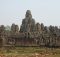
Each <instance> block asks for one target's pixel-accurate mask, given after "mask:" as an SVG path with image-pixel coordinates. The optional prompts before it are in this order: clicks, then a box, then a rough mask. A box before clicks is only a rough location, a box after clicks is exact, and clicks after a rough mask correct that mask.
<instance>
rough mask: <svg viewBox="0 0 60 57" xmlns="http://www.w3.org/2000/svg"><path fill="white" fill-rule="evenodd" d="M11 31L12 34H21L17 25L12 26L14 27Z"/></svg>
mask: <svg viewBox="0 0 60 57" xmlns="http://www.w3.org/2000/svg"><path fill="white" fill-rule="evenodd" d="M11 31H12V32H14V33H15V32H19V27H18V25H15V24H12V26H11Z"/></svg>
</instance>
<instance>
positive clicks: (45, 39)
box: [0, 10, 60, 47]
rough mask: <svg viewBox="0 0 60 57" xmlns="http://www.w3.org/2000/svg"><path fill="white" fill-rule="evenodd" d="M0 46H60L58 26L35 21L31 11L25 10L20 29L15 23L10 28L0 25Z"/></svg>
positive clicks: (59, 29)
mask: <svg viewBox="0 0 60 57" xmlns="http://www.w3.org/2000/svg"><path fill="white" fill-rule="evenodd" d="M0 46H1V47H2V46H45V47H46V46H47V47H60V28H58V27H57V26H52V25H50V26H49V27H47V26H44V24H43V23H41V24H40V23H36V22H35V19H33V18H32V14H31V11H30V10H27V11H26V14H25V18H24V19H23V20H22V24H21V26H20V29H19V27H18V25H16V24H12V25H11V30H6V29H5V26H4V25H1V26H0Z"/></svg>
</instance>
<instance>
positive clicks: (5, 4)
mask: <svg viewBox="0 0 60 57" xmlns="http://www.w3.org/2000/svg"><path fill="white" fill-rule="evenodd" d="M26 10H31V13H32V16H33V18H34V19H35V20H36V22H39V23H44V25H46V26H49V25H54V26H55V25H56V26H60V0H0V25H2V24H3V25H5V26H6V25H11V24H12V23H15V24H18V25H19V26H20V25H21V23H22V19H23V18H25V13H26Z"/></svg>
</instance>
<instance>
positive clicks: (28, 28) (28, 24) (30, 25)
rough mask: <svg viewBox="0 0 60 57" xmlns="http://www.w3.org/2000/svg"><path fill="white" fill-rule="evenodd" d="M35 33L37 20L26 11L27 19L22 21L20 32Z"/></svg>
mask: <svg viewBox="0 0 60 57" xmlns="http://www.w3.org/2000/svg"><path fill="white" fill-rule="evenodd" d="M33 31H35V20H34V19H33V18H32V14H31V11H30V10H27V11H26V15H25V18H24V19H23V21H22V25H21V28H20V32H33Z"/></svg>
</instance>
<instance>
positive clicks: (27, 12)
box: [26, 10, 32, 18]
mask: <svg viewBox="0 0 60 57" xmlns="http://www.w3.org/2000/svg"><path fill="white" fill-rule="evenodd" d="M26 17H30V18H31V17H32V15H31V11H30V10H27V11H26Z"/></svg>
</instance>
